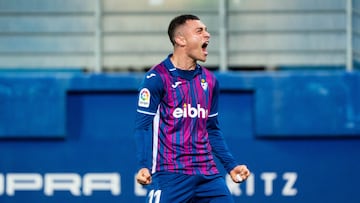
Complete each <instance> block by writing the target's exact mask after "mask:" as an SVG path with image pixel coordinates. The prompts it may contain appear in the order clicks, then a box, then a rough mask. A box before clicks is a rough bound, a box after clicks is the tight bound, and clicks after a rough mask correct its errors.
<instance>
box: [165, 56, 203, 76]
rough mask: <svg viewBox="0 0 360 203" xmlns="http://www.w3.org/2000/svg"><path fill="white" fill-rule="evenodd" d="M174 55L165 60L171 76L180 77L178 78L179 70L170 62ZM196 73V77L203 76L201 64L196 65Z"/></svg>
mask: <svg viewBox="0 0 360 203" xmlns="http://www.w3.org/2000/svg"><path fill="white" fill-rule="evenodd" d="M172 55H173V54H169V55H168V57H167V58H166V59H165V60H164V64H165V67H166V68H167V69H168V71H169V73H170V74H171V75H173V76H176V77H178V76H180V75H179V72H178V71H177V68H176V67H175V66H174V64H173V63H172V62H171V60H170V58H171V56H172ZM195 71H196V75H197V74H201V66H200V65H199V64H196V69H195Z"/></svg>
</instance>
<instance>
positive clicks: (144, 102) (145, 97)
mask: <svg viewBox="0 0 360 203" xmlns="http://www.w3.org/2000/svg"><path fill="white" fill-rule="evenodd" d="M150 96H151V95H150V91H149V90H148V89H147V88H143V89H141V90H140V93H139V102H138V106H140V107H145V108H148V107H149V106H150Z"/></svg>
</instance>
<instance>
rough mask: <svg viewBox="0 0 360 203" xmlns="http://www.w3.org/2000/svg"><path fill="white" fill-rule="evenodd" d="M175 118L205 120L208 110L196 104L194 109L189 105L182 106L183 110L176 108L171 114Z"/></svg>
mask: <svg viewBox="0 0 360 203" xmlns="http://www.w3.org/2000/svg"><path fill="white" fill-rule="evenodd" d="M172 115H173V116H174V117H175V118H188V117H189V118H203V119H205V118H207V116H208V110H207V109H205V108H203V107H201V106H200V104H197V105H196V107H192V106H191V104H184V105H183V108H180V107H178V108H176V109H174V111H173V112H172Z"/></svg>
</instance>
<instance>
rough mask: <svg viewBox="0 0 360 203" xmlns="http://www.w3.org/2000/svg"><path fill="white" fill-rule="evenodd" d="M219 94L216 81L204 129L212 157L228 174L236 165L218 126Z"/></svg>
mask: <svg viewBox="0 0 360 203" xmlns="http://www.w3.org/2000/svg"><path fill="white" fill-rule="evenodd" d="M219 94H220V90H219V83H218V81H216V83H215V86H214V89H213V97H212V104H211V110H210V115H209V118H208V120H207V123H206V128H207V131H208V135H209V140H210V145H211V148H212V150H213V153H214V155H215V156H216V157H217V158H218V159H219V160H220V162H221V163H222V164H223V166H224V168H225V170H226V171H227V172H228V173H229V172H230V171H231V170H232V169H233V168H234V167H235V166H237V165H238V164H237V162H236V161H235V159H234V157H233V155H232V154H231V153H230V151H229V148H228V146H227V144H226V142H225V139H224V136H223V134H222V131H221V129H220V126H219V121H218V98H219Z"/></svg>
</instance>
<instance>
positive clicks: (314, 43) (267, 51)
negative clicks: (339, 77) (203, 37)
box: [0, 0, 360, 72]
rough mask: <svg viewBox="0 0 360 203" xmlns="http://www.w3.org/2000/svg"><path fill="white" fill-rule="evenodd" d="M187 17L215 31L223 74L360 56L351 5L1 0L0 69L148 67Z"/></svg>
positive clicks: (336, 1) (347, 62)
mask: <svg viewBox="0 0 360 203" xmlns="http://www.w3.org/2000/svg"><path fill="white" fill-rule="evenodd" d="M347 11H348V12H347ZM181 13H193V14H195V15H198V16H199V17H200V18H201V19H202V21H203V22H204V23H205V24H206V25H207V26H208V27H209V31H210V33H211V34H212V39H211V45H210V47H209V52H210V55H209V57H208V61H207V62H206V65H207V66H209V67H213V68H218V67H220V68H219V69H220V70H224V71H226V70H228V69H230V68H231V69H239V70H241V69H257V68H259V67H260V68H263V69H266V68H281V67H284V66H286V67H304V66H306V67H323V66H325V67H329V68H336V67H339V66H340V67H342V66H343V67H345V66H347V67H348V68H349V69H351V68H352V64H353V58H354V59H355V60H358V59H359V58H360V57H359V56H360V54H359V52H360V51H359V47H360V44H359V29H358V27H359V22H358V21H359V20H358V18H359V3H357V2H356V1H354V2H353V1H352V0H346V1H345V0H291V1H283V0H267V1H264V0H211V1H209V0H197V1H193V0H182V1H170V0H137V1H130V0H122V1H118V0H87V1H86V0H52V1H46V0H0V67H2V68H17V69H19V68H21V69H34V68H35V69H54V68H62V69H78V68H81V69H88V70H91V71H96V72H100V71H103V70H143V69H145V68H148V67H151V66H152V65H153V64H155V63H158V62H159V61H160V60H162V59H163V58H164V57H165V56H166V55H167V54H168V53H170V52H171V51H172V47H171V44H170V42H169V40H168V38H167V35H166V29H167V26H168V23H169V21H170V20H171V18H173V17H174V16H175V15H178V14H181Z"/></svg>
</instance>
